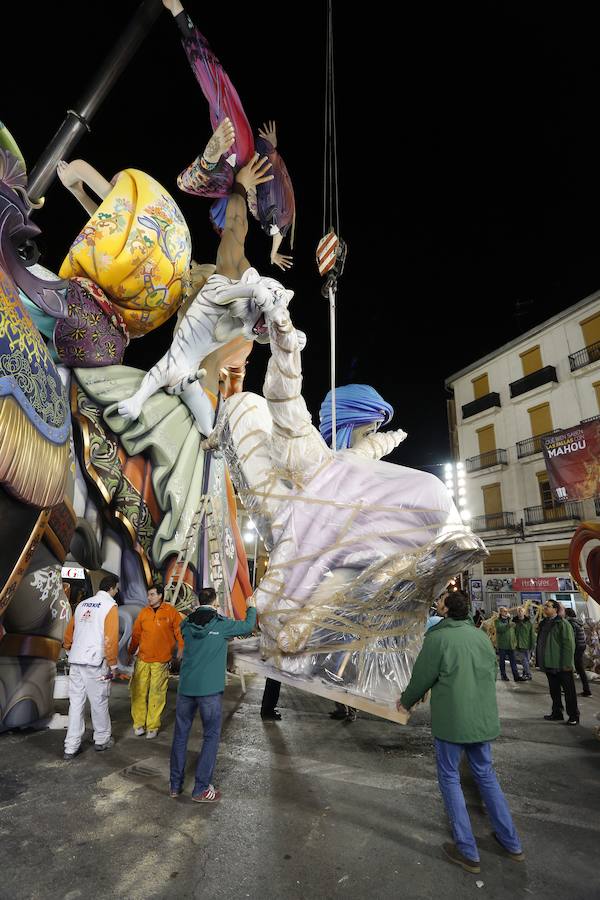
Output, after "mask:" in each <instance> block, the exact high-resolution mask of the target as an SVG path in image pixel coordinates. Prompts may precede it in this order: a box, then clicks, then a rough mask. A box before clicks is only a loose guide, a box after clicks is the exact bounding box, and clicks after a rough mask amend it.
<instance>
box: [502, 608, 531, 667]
mask: <svg viewBox="0 0 600 900" xmlns="http://www.w3.org/2000/svg"><path fill="white" fill-rule="evenodd" d="M516 646H517V639H516V633H515V625H514V622H512V621H511V618H510V616H509V614H508V609H507V608H506V606H501V607H500V609H499V610H498V618H497V619H496V647H497V648H498V660H499V662H500V677H501V678H502V681H508V675H507V674H506V660H508V661H509V663H510V670H511V672H512V675H513V678H514V679H515V681H524V680H525V679H524V678H521V676H520V675H519V670H518V669H517V661H516V658H515V648H516Z"/></svg>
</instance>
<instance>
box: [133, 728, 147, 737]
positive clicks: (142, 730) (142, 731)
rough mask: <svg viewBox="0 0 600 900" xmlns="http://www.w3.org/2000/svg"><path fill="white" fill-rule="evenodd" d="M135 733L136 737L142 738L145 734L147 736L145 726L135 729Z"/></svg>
mask: <svg viewBox="0 0 600 900" xmlns="http://www.w3.org/2000/svg"><path fill="white" fill-rule="evenodd" d="M133 733H134V734H135V736H136V737H141V736H142V735H143V734H146V729H145V728H144V726H143V725H140V727H139V728H134V729H133Z"/></svg>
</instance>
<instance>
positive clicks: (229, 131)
mask: <svg viewBox="0 0 600 900" xmlns="http://www.w3.org/2000/svg"><path fill="white" fill-rule="evenodd" d="M234 141H235V129H234V127H233V124H232V122H231V119H227V118H225V119H223V121H222V122H221V124H220V125H219V126H218V127H217V128H216V129H215V131H214V132H213V135H212V137H211V139H210V141H209V142H208V144H207V145H206V147H205V148H204V153H203V154H202V156H203V157H204V160H205V161H206V162H207V163H216V162H218V161H219V160H220V158H221V157H222V156H224V155H225V153H226V152H227V151H228V150H229V148H230V147H231V145H232V144H233V142H234Z"/></svg>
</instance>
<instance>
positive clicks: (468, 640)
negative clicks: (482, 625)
mask: <svg viewBox="0 0 600 900" xmlns="http://www.w3.org/2000/svg"><path fill="white" fill-rule="evenodd" d="M469 609H470V603H469V598H468V597H467V596H466V595H465V594H464V593H463V592H462V591H454V592H452V593H451V594H449V595H448V597H447V598H446V601H445V616H446V617H445V619H444V621H443V622H440V624H439V625H436V626H435V628H432V629H430V630H429V631H428V632H427V634H426V635H425V640H424V641H423V647H422V649H421V652H420V653H419V655H418V657H417V659H416V661H415V665H414V668H413V672H412V676H411V679H410V682H409V684H408V686H407V688H406V690H405V691H404V692H403V694H402V697H401V698H400V700H399V701H398V703H397V707H398V710H399V711H401V712H402V711H403V710H404V709H406V710H408V709H410V708H411V707H412V706H414V704H415V703H417V702H418V701H419V700H422V699H423V697H424V696H425V695H426V694H427V692H428V691H431V730H432V732H433V736H434V739H435V755H436V762H437V772H438V782H439V785H440V790H441V793H442V797H443V800H444V805H445V807H446V812H447V813H448V818H449V820H450V826H451V828H452V833H453V835H454V843H446V844H443V847H442V849H443V851H444V853H445V854H446V856H447V857H448V859H449V860H450V861H451V862H453V863H456V864H457V865H459V866H461V867H462V868H463V869H465V870H466V871H467V872H474V873H477V872H479V870H480V865H479V851H478V849H477V844H476V843H475V838H474V836H473V830H472V828H471V822H470V819H469V814H468V812H467V807H466V804H465V798H464V795H463V792H462V788H461V784H460V771H459V767H460V760H461V757H462V755H463V753H466V756H467V759H468V761H469V766H470V767H471V771H472V773H473V777H474V778H475V781H476V783H477V786H478V788H479V792H480V794H481V797H482V799H483V801H484V803H485V806H486V810H487V813H488V816H489V817H490V819H491V821H492V825H493V827H494V837H495V838H496V840H497V841H498V843H499V844H500V845H501V847H502V848H503V849H504V851H505V852H506V853H507V854H508V856H509V857H510V858H511V859H512V860H515V861H521V860H523V859H524V858H525V857H524V853H523V850H522V847H521V842H520V840H519V836H518V834H517V832H516V829H515V826H514V824H513V821H512V818H511V814H510V810H509V808H508V804H507V802H506V798H505V797H504V794H503V793H502V790H501V788H500V785H499V784H498V779H497V777H496V773H495V771H494V768H493V765H492V752H491V747H490V741H493V740H494V739H495V738H497V737H498V735H499V734H500V720H499V718H498V707H497V703H496V655H495V653H494V648H493V647H492V645H491V643H490V641H489V639H488V637H487V635H486V634H485V633H483V632H482V631H481V630H480V629H478V628H475V626H474V625H473V622H472V620H471V618H470V615H469Z"/></svg>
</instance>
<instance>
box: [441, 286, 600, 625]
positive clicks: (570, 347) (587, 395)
mask: <svg viewBox="0 0 600 900" xmlns="http://www.w3.org/2000/svg"><path fill="white" fill-rule="evenodd" d="M446 388H447V389H448V390H449V391H450V392H451V393H452V395H453V397H452V400H450V401H449V403H448V409H449V427H450V435H451V442H452V446H453V450H454V456H455V459H456V460H457V461H462V462H463V463H464V468H465V472H466V499H467V507H466V509H467V513H466V516H467V520H468V521H469V524H470V525H471V527H472V529H473V531H474V532H475V533H477V534H479V535H480V536H481V538H482V539H483V540H484V542H485V544H486V546H487V548H488V550H489V552H490V555H489V557H488V558H487V559H486V560H485V561H484V562H483V563H482V564H480V565H479V566H478V567H476V568H475V569H474V571H473V572H471V573H470V575H471V578H472V579H473V582H472V583H473V586H474V587H475V594H477V593H478V591H479V588H480V587H481V596H482V599H483V601H484V605H485V607H486V608H487V609H488V610H491V609H495V608H496V607H497V606H499V605H507V606H514V605H516V604H518V603H520V602H524V601H525V600H527V599H531V600H534V601H540V602H541V601H543V600H544V599H545V598H546V597H547V596H552V597H558V599H562V600H564V601H567V600H569V599H570V600H571V601H572V602H574V601H581V602H583V598H582V597H580V595H579V594H578V592H577V590H576V585H574V584H573V583H572V582H571V579H570V575H569V566H568V548H569V542H570V540H571V537H572V535H573V532H574V531H575V528H576V527H577V525H578V524H579V523H580V522H581V521H584V520H586V521H589V520H591V519H595V518H598V515H599V513H600V499H598V498H596V499H591V500H587V501H584V502H577V503H576V502H567V503H557V502H556V501H555V500H554V498H553V495H552V492H551V490H550V484H549V482H548V475H547V472H546V467H545V465H544V458H543V454H542V446H541V439H542V437H543V436H544V435H546V434H549V433H552V432H554V431H562V430H563V429H565V428H569V427H572V426H576V425H579V424H580V423H582V422H587V421H591V420H593V419H596V418H598V419H600V291H599V292H597V293H595V294H593V295H592V296H590V297H587V298H586V299H584V300H582V301H580V302H579V303H576V304H575V305H574V306H571V307H569V308H568V309H567V310H565V311H564V312H561V313H559V314H558V315H556V316H554V317H553V318H551V319H548V320H547V321H546V322H543V323H542V324H541V325H538V326H536V327H535V328H533V329H531V330H530V331H528V332H527V333H526V334H523V335H521V336H520V337H519V338H518V339H516V340H514V341H511V342H510V343H509V344H505V345H504V346H503V347H500V348H499V349H498V350H496V351H495V352H493V353H490V354H489V355H488V356H486V357H484V358H483V359H479V360H477V361H476V362H474V363H473V364H472V365H470V366H467V368H465V369H463V370H462V371H460V372H457V373H456V374H454V375H451V376H450V377H449V378H447V379H446ZM479 582H481V585H479ZM593 606H595V604H592V607H591V609H593ZM591 609H590V611H591Z"/></svg>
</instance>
